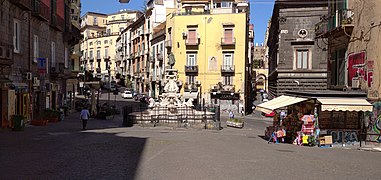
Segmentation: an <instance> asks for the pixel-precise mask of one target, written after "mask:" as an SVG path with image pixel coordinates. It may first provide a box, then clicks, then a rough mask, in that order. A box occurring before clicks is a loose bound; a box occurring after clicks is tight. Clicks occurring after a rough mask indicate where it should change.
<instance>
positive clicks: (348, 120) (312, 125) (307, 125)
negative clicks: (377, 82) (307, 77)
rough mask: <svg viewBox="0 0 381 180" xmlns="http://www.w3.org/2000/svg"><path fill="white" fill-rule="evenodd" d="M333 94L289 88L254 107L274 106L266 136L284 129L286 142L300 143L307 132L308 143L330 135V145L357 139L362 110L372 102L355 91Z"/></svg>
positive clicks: (267, 111) (362, 118) (360, 128)
mask: <svg viewBox="0 0 381 180" xmlns="http://www.w3.org/2000/svg"><path fill="white" fill-rule="evenodd" d="M334 96H337V94H335V93H331V94H329V92H328V93H327V92H325V93H318V92H308V93H303V95H301V93H298V92H292V93H289V94H288V95H283V96H280V97H278V98H275V99H273V100H271V101H268V102H266V103H262V104H259V105H258V106H257V109H256V110H259V111H262V112H265V113H270V112H272V111H275V110H277V113H276V115H275V116H274V124H273V126H270V127H268V128H267V134H266V135H267V136H271V133H272V132H273V131H277V130H279V129H285V130H286V136H287V137H286V140H287V142H290V143H291V142H292V143H296V144H299V143H302V144H304V143H306V142H307V139H303V137H304V136H308V137H306V138H308V142H307V143H308V144H311V142H312V141H313V142H314V143H316V142H318V140H319V138H322V137H327V138H330V141H332V144H334V145H343V146H345V145H354V144H358V143H360V142H361V141H362V140H363V139H362V138H360V137H361V136H360V135H361V134H362V132H363V130H364V129H363V128H362V127H363V126H362V124H363V120H364V112H368V111H372V108H373V106H372V105H371V104H370V103H369V102H368V101H367V100H366V99H365V97H361V95H359V94H354V95H351V94H348V93H347V96H343V95H341V96H339V97H334ZM280 109H283V112H282V113H280V112H281V110H280ZM281 114H284V115H285V116H284V117H281ZM323 139H324V138H323ZM312 144H313V143H312Z"/></svg>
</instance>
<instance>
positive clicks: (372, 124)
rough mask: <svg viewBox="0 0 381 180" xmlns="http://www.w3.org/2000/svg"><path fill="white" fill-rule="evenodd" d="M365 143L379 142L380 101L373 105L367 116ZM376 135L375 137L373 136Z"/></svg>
mask: <svg viewBox="0 0 381 180" xmlns="http://www.w3.org/2000/svg"><path fill="white" fill-rule="evenodd" d="M366 127H367V133H368V134H372V135H368V136H367V141H375V142H381V101H378V102H375V103H373V112H372V113H370V114H369V117H368V118H367V122H366ZM374 134H376V135H374Z"/></svg>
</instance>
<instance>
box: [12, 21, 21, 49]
mask: <svg viewBox="0 0 381 180" xmlns="http://www.w3.org/2000/svg"><path fill="white" fill-rule="evenodd" d="M13 47H14V49H13V52H15V53H20V21H19V20H17V19H14V20H13Z"/></svg>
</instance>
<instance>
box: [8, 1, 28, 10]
mask: <svg viewBox="0 0 381 180" xmlns="http://www.w3.org/2000/svg"><path fill="white" fill-rule="evenodd" d="M11 2H13V3H14V4H16V5H18V6H19V7H20V8H21V9H23V10H32V1H31V0H12V1H11Z"/></svg>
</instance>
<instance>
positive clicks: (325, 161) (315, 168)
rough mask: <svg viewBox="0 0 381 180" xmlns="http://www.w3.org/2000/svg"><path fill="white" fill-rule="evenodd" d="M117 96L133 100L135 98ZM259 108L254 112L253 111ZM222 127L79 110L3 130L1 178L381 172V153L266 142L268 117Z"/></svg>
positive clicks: (362, 175)
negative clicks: (150, 124)
mask: <svg viewBox="0 0 381 180" xmlns="http://www.w3.org/2000/svg"><path fill="white" fill-rule="evenodd" d="M118 103H122V104H124V103H130V102H128V101H123V102H118ZM251 116H252V115H251ZM225 120H226V116H225V115H224V116H222V125H223V126H224V128H223V129H222V130H221V131H215V130H195V129H171V128H165V127H156V128H143V127H139V126H134V127H130V128H128V127H122V126H121V124H122V117H121V116H118V117H116V118H115V119H113V120H98V119H91V120H89V123H88V128H89V130H86V131H81V122H80V120H79V113H73V114H70V115H69V116H68V117H66V119H65V120H64V121H62V122H58V123H50V124H48V126H42V127H37V126H27V127H26V129H25V131H21V132H15V131H10V130H0V142H1V146H0V167H1V168H0V173H1V178H0V179H163V180H168V179H227V180H231V179H355V180H357V179H375V180H376V179H380V177H381V172H380V167H381V153H380V152H370V151H360V150H357V148H349V149H344V148H317V147H299V146H295V145H290V144H267V141H265V140H264V139H262V138H261V136H262V135H263V132H264V127H265V126H267V124H270V123H271V122H270V120H269V119H263V118H261V117H259V116H258V115H257V116H255V115H254V117H251V118H250V117H247V118H246V126H245V127H244V128H243V129H235V128H229V127H226V126H225V125H224V124H225V123H224V121H225Z"/></svg>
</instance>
